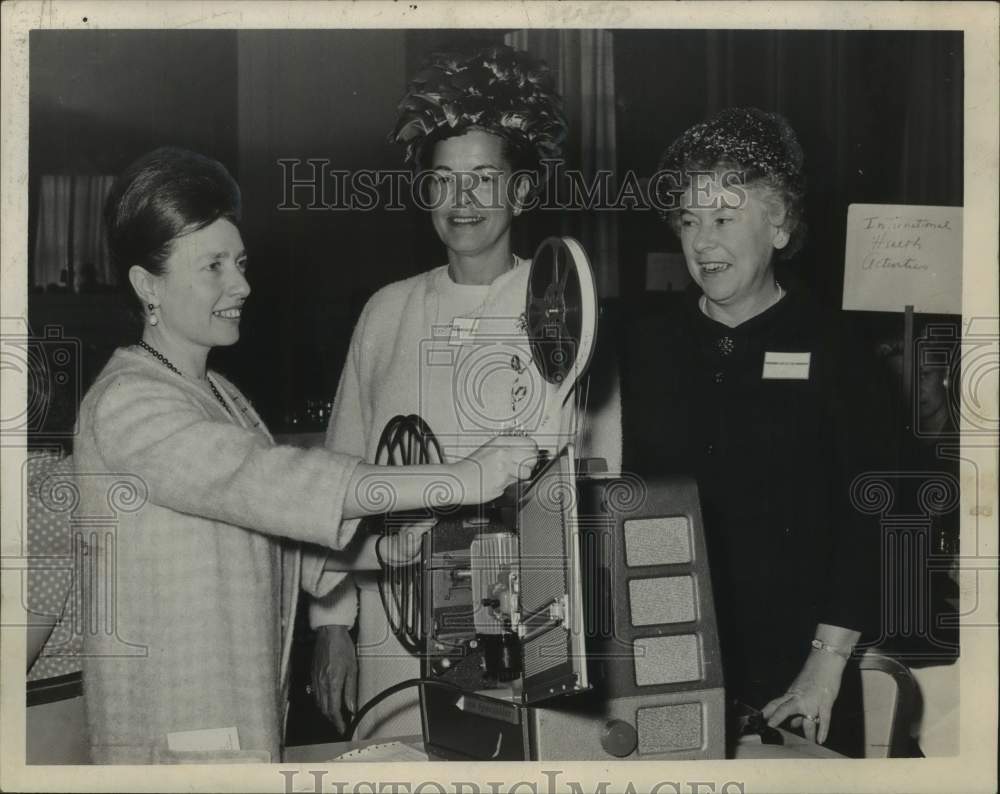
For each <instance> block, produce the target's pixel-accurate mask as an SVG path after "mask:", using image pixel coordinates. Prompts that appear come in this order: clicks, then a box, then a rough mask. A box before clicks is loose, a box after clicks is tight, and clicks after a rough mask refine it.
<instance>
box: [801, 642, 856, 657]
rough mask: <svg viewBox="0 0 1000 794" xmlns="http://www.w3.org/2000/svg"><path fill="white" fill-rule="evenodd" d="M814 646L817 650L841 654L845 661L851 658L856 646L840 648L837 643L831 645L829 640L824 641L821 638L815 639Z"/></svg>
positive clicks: (835, 654) (836, 654)
mask: <svg viewBox="0 0 1000 794" xmlns="http://www.w3.org/2000/svg"><path fill="white" fill-rule="evenodd" d="M810 644H811V645H812V647H813V648H815V649H816V650H817V651H824V652H825V653H832V654H833V655H834V656H839V657H840V658H841V659H843V660H844V661H845V662H846V661H847V660H848V659H850V658H851V654H852V653H853V652H854V646H853V645H852V646H848V647H847V648H846V649H844V648H838V647H837V646H835V645H830V644H829V643H828V642H823V640H821V639H818V638H817V639H814V640H813V641H812V642H811V643H810Z"/></svg>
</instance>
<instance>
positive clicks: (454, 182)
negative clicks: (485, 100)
mask: <svg viewBox="0 0 1000 794" xmlns="http://www.w3.org/2000/svg"><path fill="white" fill-rule="evenodd" d="M430 166H431V169H432V170H433V171H434V173H435V177H434V178H433V179H432V180H431V188H430V195H429V197H428V198H429V199H430V206H431V219H432V221H433V223H434V229H435V231H436V232H437V234H438V237H440V238H441V242H443V243H444V244H445V246H446V247H447V248H448V252H449V254H450V255H451V256H452V257H454V256H456V255H457V256H459V257H478V256H483V255H487V256H488V255H490V254H493V253H496V252H497V250H498V249H499V248H504V249H505V250H506V249H509V246H510V240H509V237H510V224H511V221H512V220H513V218H514V215H515V214H517V210H516V209H515V207H516V201H515V200H509V198H510V199H512V198H513V196H514V191H512V190H510V188H509V184H508V183H509V180H510V175H511V165H510V163H508V162H507V158H506V156H505V155H504V146H503V141H502V140H501V139H500V138H499V137H497V136H496V135H491V134H490V133H488V132H482V131H481V130H471V131H469V132H467V133H465V134H464V135H460V136H457V137H454V138H446V139H445V140H443V141H441V142H439V143H438V144H437V145H436V146H435V147H434V155H433V158H432V160H431V163H430ZM519 187H520V186H519ZM505 255H506V253H505Z"/></svg>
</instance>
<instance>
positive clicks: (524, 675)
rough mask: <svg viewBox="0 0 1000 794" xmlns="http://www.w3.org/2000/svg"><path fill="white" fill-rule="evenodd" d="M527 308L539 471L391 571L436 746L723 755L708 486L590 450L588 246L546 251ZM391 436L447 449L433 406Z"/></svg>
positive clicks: (390, 442)
mask: <svg viewBox="0 0 1000 794" xmlns="http://www.w3.org/2000/svg"><path fill="white" fill-rule="evenodd" d="M524 318H525V320H526V322H525V323H524V325H525V326H526V328H525V330H526V332H527V337H528V339H527V342H528V344H529V345H530V347H531V356H532V360H533V366H534V367H535V368H536V369H537V373H536V374H537V375H538V376H539V377H540V378H541V379H542V381H544V390H545V395H544V403H545V405H544V412H543V417H542V419H541V420H540V422H539V424H538V425H537V427H536V428H534V429H533V430H532V436H533V437H534V438H536V440H538V441H539V447H540V449H541V450H542V455H541V458H540V461H539V464H538V466H537V467H536V469H535V471H534V473H533V475H532V477H531V478H530V479H529V480H527V481H524V482H521V483H519V484H518V485H517V486H513V487H512V488H511V489H508V493H507V494H505V495H504V497H502V498H501V499H499V500H497V501H495V502H493V503H490V504H487V505H483V506H481V507H480V508H479V509H475V510H471V511H468V512H459V513H451V514H448V515H445V516H442V517H441V518H440V520H439V521H438V523H437V525H436V526H435V528H434V530H433V531H432V532H428V533H427V534H426V535H424V538H423V551H422V557H421V559H420V562H419V563H417V564H415V565H414V566H412V567H411V568H409V569H402V570H400V569H395V570H393V569H390V570H387V571H386V572H385V575H384V576H383V579H382V582H381V589H382V600H383V605H384V606H385V609H386V613H387V615H388V617H389V622H390V625H391V626H392V628H393V630H394V631H395V632H396V635H397V636H398V637H399V639H400V640H401V641H402V642H403V644H404V646H405V647H407V648H409V650H410V651H411V652H413V653H415V654H416V655H418V656H420V658H421V660H422V672H421V679H420V681H419V686H420V699H421V711H422V719H423V733H424V742H425V747H426V749H427V751H428V753H430V754H431V755H432V757H438V758H447V759H461V760H483V761H485V760H510V761H525V760H528V761H532V760H536V761H537V760H615V759H624V758H631V759H637V760H654V759H684V758H722V757H723V756H724V695H723V689H722V671H721V665H720V660H719V647H718V639H717V635H716V629H715V616H714V608H713V605H712V596H711V590H710V583H709V577H708V566H707V560H706V553H705V544H704V539H703V536H702V526H701V513H700V509H699V505H698V498H697V491H696V489H695V486H694V483H693V482H692V481H690V480H687V479H684V478H674V479H668V478H661V479H657V480H654V481H642V480H640V479H639V478H637V477H635V476H633V475H628V474H625V475H609V474H606V473H594V471H595V469H603V468H605V467H604V466H600V465H597V466H594V465H593V461H590V462H587V461H584V462H578V461H577V460H575V459H574V453H575V444H574V443H573V434H572V429H573V428H575V427H576V424H575V421H574V420H575V418H576V417H575V416H574V414H575V412H576V411H577V406H576V400H575V399H573V398H574V395H575V394H576V391H577V385H578V384H579V382H580V378H581V376H582V374H583V373H584V371H585V370H586V368H587V365H588V363H589V361H590V356H591V352H592V350H593V346H594V341H595V336H596V331H597V295H596V290H595V286H594V278H593V273H592V271H591V267H590V263H589V261H588V259H587V256H586V253H585V252H584V250H583V248H582V247H581V246H580V244H579V243H577V242H576V241H575V240H573V239H570V238H549V239H548V240H546V241H545V242H543V243H542V245H541V246H540V247H539V249H538V251H537V252H536V254H535V256H534V259H533V262H532V265H531V272H530V275H529V283H528V292H527V297H526V310H525V315H524ZM540 382H541V381H540ZM546 439H549V440H550V441H546ZM553 439H554V440H553ZM380 446H381V450H382V451H383V452H384V453H385V454H384V455H382V456H381V458H382V462H396V463H406V462H409V463H416V462H421V461H428V460H431V461H433V460H435V459H440V450H439V448H438V445H437V441H436V440H435V439H434V437H433V434H432V433H431V430H430V428H428V427H427V426H426V424H424V423H423V422H422V420H421V419H420V418H419V417H416V416H410V417H397V418H396V420H393V422H390V424H389V426H387V427H386V430H385V433H383V436H382V444H381V445H380ZM413 450H417V452H418V453H419V454H413ZM401 452H407V453H408V454H404V455H401V454H400V453H401ZM389 524H391V522H385V523H384V525H383V526H388V525H389ZM412 683H414V682H406V684H404V685H401V686H405V685H407V684H412ZM393 689H395V687H394V688H393ZM383 694H388V692H386V693H383ZM358 716H359V718H360V716H361V715H360V714H359V715H358Z"/></svg>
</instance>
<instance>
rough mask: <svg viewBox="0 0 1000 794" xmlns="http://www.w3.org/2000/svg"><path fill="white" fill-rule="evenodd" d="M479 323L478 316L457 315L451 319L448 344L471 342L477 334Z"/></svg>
mask: <svg viewBox="0 0 1000 794" xmlns="http://www.w3.org/2000/svg"><path fill="white" fill-rule="evenodd" d="M478 325H479V318H478V317H456V318H455V319H454V320H452V321H451V334H450V335H449V336H448V344H449V345H464V344H465V343H466V342H471V341H472V340H473V338H475V336H476V328H477V326H478Z"/></svg>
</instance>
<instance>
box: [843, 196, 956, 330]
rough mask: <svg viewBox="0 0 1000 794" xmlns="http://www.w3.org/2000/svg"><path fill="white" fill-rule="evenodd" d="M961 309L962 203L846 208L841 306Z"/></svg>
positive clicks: (933, 311)
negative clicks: (842, 299) (956, 204)
mask: <svg viewBox="0 0 1000 794" xmlns="http://www.w3.org/2000/svg"><path fill="white" fill-rule="evenodd" d="M907 305H911V306H913V310H914V311H915V312H922V313H927V314H961V313H962V209H961V207H920V206H908V205H896V204H851V205H850V206H849V207H848V208H847V248H846V251H845V261H844V308H845V309H860V310H862V311H880V312H901V311H903V309H904V307H905V306H907Z"/></svg>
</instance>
